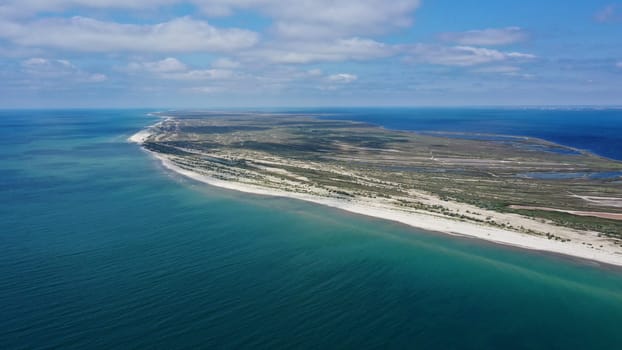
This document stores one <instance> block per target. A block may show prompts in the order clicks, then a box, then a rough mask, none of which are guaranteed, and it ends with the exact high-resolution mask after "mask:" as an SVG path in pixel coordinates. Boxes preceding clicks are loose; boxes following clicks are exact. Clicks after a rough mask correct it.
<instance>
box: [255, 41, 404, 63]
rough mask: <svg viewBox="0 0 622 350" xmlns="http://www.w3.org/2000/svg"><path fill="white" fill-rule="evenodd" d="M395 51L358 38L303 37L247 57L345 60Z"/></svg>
mask: <svg viewBox="0 0 622 350" xmlns="http://www.w3.org/2000/svg"><path fill="white" fill-rule="evenodd" d="M394 53H395V49H394V47H392V46H390V45H386V44H384V43H381V42H378V41H375V40H371V39H362V38H349V39H337V40H334V41H304V42H295V43H281V44H280V45H278V46H277V45H274V46H273V47H268V48H265V49H260V50H257V51H254V52H250V53H249V55H250V56H251V58H253V59H256V58H261V59H265V60H267V61H269V62H273V63H292V64H304V63H312V62H334V61H345V60H367V59H373V58H381V57H387V56H390V55H392V54H394Z"/></svg>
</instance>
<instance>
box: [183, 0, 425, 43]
mask: <svg viewBox="0 0 622 350" xmlns="http://www.w3.org/2000/svg"><path fill="white" fill-rule="evenodd" d="M194 2H195V3H196V4H197V5H198V6H199V7H201V8H202V9H203V11H204V12H206V13H207V14H211V15H230V14H231V13H233V12H234V11H235V10H237V9H244V10H249V9H251V10H257V11H260V12H262V13H263V14H265V15H267V16H269V17H271V18H273V19H274V20H275V25H274V28H275V31H276V32H277V33H278V34H279V35H282V36H286V37H295V38H301V37H325V36H329V37H335V36H337V37H347V36H353V35H368V34H376V33H384V32H386V31H387V30H390V29H394V28H403V27H406V26H409V25H410V24H411V21H412V19H411V15H412V13H413V12H414V10H415V9H416V8H417V7H418V6H419V3H420V1H419V0H393V1H384V0H340V1H334V0H297V1H282V0H195V1H194Z"/></svg>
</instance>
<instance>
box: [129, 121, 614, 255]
mask: <svg viewBox="0 0 622 350" xmlns="http://www.w3.org/2000/svg"><path fill="white" fill-rule="evenodd" d="M149 135H150V132H149V130H143V131H140V132H138V133H137V134H135V135H133V136H132V137H130V138H129V139H128V141H130V142H136V143H139V144H140V143H142V142H144V140H145V139H146V138H147V137H148V136H149ZM147 152H149V151H147ZM149 153H150V154H151V155H153V156H154V157H156V158H157V159H159V160H160V161H161V162H162V165H163V166H164V167H165V168H167V169H169V170H172V171H174V172H176V173H178V174H181V175H183V176H186V177H188V178H191V179H193V180H196V181H199V182H202V183H205V184H209V185H212V186H217V187H221V188H226V189H230V190H235V191H240V192H246V193H252V194H258V195H267V196H278V197H288V198H295V199H299V200H304V201H308V202H313V203H318V204H322V205H326V206H329V207H333V208H338V209H341V210H346V211H348V212H352V213H356V214H361V215H367V216H371V217H376V218H381V219H386V220H391V221H396V222H400V223H403V224H406V225H409V226H412V227H416V228H421V229H424V230H427V231H436V232H442V233H447V234H452V235H461V236H467V237H473V238H479V239H484V240H487V241H490V242H495V243H499V244H504V245H510V246H514V247H520V248H525V249H531V250H538V251H545V252H553V253H557V254H563V255H568V256H572V257H577V258H582V259H588V260H593V261H597V262H602V263H606V264H611V265H618V266H622V248H620V247H618V246H616V245H615V244H614V243H612V242H611V241H610V240H607V239H605V238H600V237H598V235H597V234H596V233H594V232H592V233H590V232H579V231H576V230H572V229H566V228H562V227H559V226H555V225H551V224H547V223H542V222H536V220H533V219H530V218H526V217H522V216H520V215H516V214H504V213H496V212H492V211H486V212H485V215H493V217H494V218H495V219H498V220H499V222H502V221H509V222H510V223H511V224H512V225H513V226H515V227H518V226H522V225H528V224H531V227H533V226H534V225H539V226H540V227H544V228H545V229H547V230H548V231H547V232H552V233H554V234H556V235H559V236H561V237H564V238H571V241H567V242H560V241H556V240H551V239H547V238H545V237H542V236H535V235H530V234H526V233H520V232H515V231H511V230H504V229H501V228H496V227H492V226H489V225H486V224H478V223H474V222H465V221H459V220H457V219H456V220H454V219H451V218H447V217H440V216H438V215H435V214H434V213H429V214H428V213H422V212H413V211H404V210H400V209H399V208H396V207H395V206H391V205H390V204H388V203H383V202H382V201H381V200H378V199H371V198H369V199H367V198H365V199H357V200H345V199H339V198H327V197H321V196H315V195H310V194H303V193H294V192H287V191H280V190H277V189H272V188H265V187H261V186H256V185H252V184H246V183H240V182H234V181H225V180H220V179H216V178H213V177H210V176H205V175H203V174H199V173H196V172H193V171H189V170H186V169H182V168H180V167H178V166H176V165H175V164H173V162H172V161H171V160H169V159H168V158H167V157H166V156H164V155H161V154H158V153H154V152H149ZM445 204H447V203H445ZM451 205H452V206H453V207H454V208H459V209H460V211H461V212H466V211H467V210H479V211H480V212H481V211H482V210H481V209H478V208H475V207H473V206H469V205H467V204H462V203H456V202H451ZM525 227H528V226H525Z"/></svg>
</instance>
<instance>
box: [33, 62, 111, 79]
mask: <svg viewBox="0 0 622 350" xmlns="http://www.w3.org/2000/svg"><path fill="white" fill-rule="evenodd" d="M21 67H22V71H23V72H24V73H26V74H27V75H28V76H30V77H32V78H34V79H39V80H41V79H43V80H45V79H59V78H62V79H64V80H72V81H75V82H92V83H99V82H102V81H105V80H107V79H108V77H107V76H106V75H104V74H101V73H88V72H85V71H83V70H81V69H80V68H78V67H77V66H75V65H74V64H73V63H71V62H70V61H68V60H63V59H47V58H41V57H34V58H30V59H27V60H24V61H22V62H21Z"/></svg>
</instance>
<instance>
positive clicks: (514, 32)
mask: <svg viewBox="0 0 622 350" xmlns="http://www.w3.org/2000/svg"><path fill="white" fill-rule="evenodd" d="M440 38H441V40H443V41H448V42H452V43H456V44H459V45H466V46H494V45H508V44H513V43H516V42H520V41H524V40H526V39H527V33H526V32H525V31H524V30H523V29H521V28H520V27H507V28H500V29H494V28H490V29H483V30H469V31H466V32H454V33H443V34H441V35H440Z"/></svg>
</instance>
